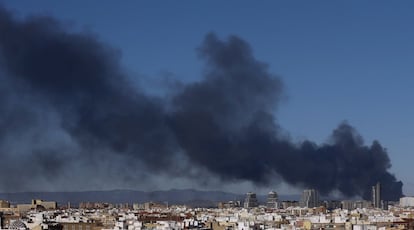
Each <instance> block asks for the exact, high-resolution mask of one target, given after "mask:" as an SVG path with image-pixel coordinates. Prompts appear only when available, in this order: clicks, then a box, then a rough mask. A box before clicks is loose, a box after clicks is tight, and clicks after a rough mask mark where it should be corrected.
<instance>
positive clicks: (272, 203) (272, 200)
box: [266, 191, 278, 208]
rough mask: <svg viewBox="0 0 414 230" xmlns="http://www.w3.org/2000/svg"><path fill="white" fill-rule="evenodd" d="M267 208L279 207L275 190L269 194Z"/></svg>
mask: <svg viewBox="0 0 414 230" xmlns="http://www.w3.org/2000/svg"><path fill="white" fill-rule="evenodd" d="M266 206H267V208H278V196H277V193H276V192H275V191H270V192H269V194H268V195H267V203H266Z"/></svg>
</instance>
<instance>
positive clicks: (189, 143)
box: [0, 1, 414, 200]
mask: <svg viewBox="0 0 414 230" xmlns="http://www.w3.org/2000/svg"><path fill="white" fill-rule="evenodd" d="M413 11H414V3H412V2H408V1H401V2H398V3H394V4H392V5H389V4H388V3H387V2H382V1H366V2H364V3H360V2H359V1H347V2H339V1H315V2H304V4H300V5H299V4H297V3H295V2H287V1H286V2H279V1H278V2H270V1H268V2H261V3H257V4H255V5H254V7H250V6H249V4H248V2H244V1H227V2H225V3H220V2H218V1H212V2H192V1H183V2H180V4H174V3H173V2H163V3H160V2H157V1H151V2H135V1H130V2H122V3H119V4H117V5H114V4H113V3H111V2H110V1H88V2H86V3H85V2H83V1H70V2H69V1H68V2H56V1H36V2H34V1H33V2H32V1H0V80H1V82H2V84H1V85H0V158H1V159H2V163H3V164H2V167H0V192H16V191H85V190H108V189H125V188H126V189H136V190H143V191H149V190H157V189H173V188H193V189H201V190H223V191H232V192H237V193H244V192H247V191H257V192H262V191H268V190H269V189H274V190H277V191H278V192H279V193H282V194H289V193H298V191H300V190H302V189H304V188H315V189H317V190H318V191H319V192H320V193H321V194H322V195H335V196H343V197H349V198H352V197H363V198H365V199H369V198H370V196H371V186H372V185H374V184H376V183H377V182H381V185H382V189H383V195H382V196H383V197H384V200H398V198H399V197H401V196H402V194H405V195H413V194H414V176H413V174H412V173H411V171H412V170H411V168H412V162H414V156H413V154H412V149H413V148H414V144H413V142H412V140H411V139H412V137H414V133H413V130H414V127H413V123H412V121H411V118H412V117H413V115H414V109H413V108H412V107H411V106H410V105H411V102H412V100H413V99H414V94H413V92H412V89H413V87H414V80H413V78H412V74H413V73H414V65H413V61H414V42H413V41H414V31H413V30H412V29H411V24H412V22H413V21H414V16H413V14H412V12H413Z"/></svg>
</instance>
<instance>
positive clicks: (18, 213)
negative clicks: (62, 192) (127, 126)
mask: <svg viewBox="0 0 414 230" xmlns="http://www.w3.org/2000/svg"><path fill="white" fill-rule="evenodd" d="M0 211H1V212H0V217H1V222H0V224H1V229H13V230H29V229H30V230H43V229H49V230H101V229H108V230H109V229H112V230H141V229H155V230H180V229H205V230H207V229H208V230H227V229H228V230H250V229H273V230H276V229H286V230H293V229H350V230H365V229H368V230H386V229H414V197H401V198H400V200H399V202H398V201H385V200H383V199H382V196H381V184H380V183H377V184H376V185H374V186H372V194H371V200H322V199H321V198H320V194H319V192H318V191H317V190H315V189H306V190H304V191H303V193H302V195H301V199H300V200H299V201H296V200H291V201H287V200H279V197H278V194H277V192H275V191H270V192H269V193H268V194H267V199H266V201H264V202H259V200H258V198H257V196H256V194H255V193H253V192H249V193H247V194H246V195H245V199H244V200H230V201H222V202H219V203H217V206H216V207H196V206H186V205H174V204H168V203H161V202H152V201H148V202H145V203H122V204H112V203H105V202H87V201H85V202H81V203H79V204H71V203H69V202H68V203H67V204H58V203H57V202H55V201H44V200H39V199H33V200H32V201H31V203H30V204H11V203H10V201H7V200H0Z"/></svg>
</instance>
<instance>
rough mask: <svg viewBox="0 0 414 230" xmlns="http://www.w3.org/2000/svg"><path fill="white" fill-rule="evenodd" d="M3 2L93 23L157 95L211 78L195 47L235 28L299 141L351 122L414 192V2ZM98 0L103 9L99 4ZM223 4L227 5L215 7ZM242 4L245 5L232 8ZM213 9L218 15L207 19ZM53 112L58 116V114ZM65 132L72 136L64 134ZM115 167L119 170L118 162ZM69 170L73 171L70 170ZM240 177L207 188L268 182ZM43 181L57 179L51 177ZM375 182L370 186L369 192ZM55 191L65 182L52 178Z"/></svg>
mask: <svg viewBox="0 0 414 230" xmlns="http://www.w3.org/2000/svg"><path fill="white" fill-rule="evenodd" d="M0 3H2V5H3V6H4V7H5V8H6V9H8V10H11V11H13V14H15V15H16V17H26V16H27V15H30V14H36V15H39V14H41V15H42V14H43V15H50V16H53V17H55V18H57V19H58V20H59V21H63V23H64V24H65V29H66V25H67V29H68V31H71V30H73V31H75V33H78V32H79V31H81V32H83V31H86V33H91V34H92V35H93V36H94V37H96V38H97V39H98V40H99V42H102V43H104V44H105V45H109V46H110V47H114V48H115V49H119V54H117V55H119V56H120V58H121V60H120V64H121V66H122V68H124V69H123V70H122V71H123V72H126V75H128V77H130V76H132V78H130V79H132V80H131V81H132V83H131V84H137V85H138V84H140V86H141V87H142V86H144V88H145V91H149V92H150V93H151V95H155V96H157V95H163V94H165V93H166V92H167V90H165V89H166V88H168V87H170V85H174V84H178V85H180V84H188V83H189V82H190V83H191V82H196V81H199V80H200V79H201V78H202V77H201V76H203V75H204V73H203V71H204V69H206V67H205V66H204V64H202V61H200V59H198V58H197V55H199V54H197V52H194V50H195V49H197V47H200V46H202V44H203V39H205V38H204V37H205V36H206V34H208V33H210V32H211V31H213V32H215V36H216V39H217V41H216V42H219V43H220V42H222V43H223V44H228V43H227V42H228V39H229V36H232V35H234V36H236V37H237V38H238V39H240V40H241V41H244V42H246V43H247V44H248V45H249V47H250V48H251V50H252V53H253V56H254V57H255V58H257V60H258V61H260V62H264V63H266V64H267V65H268V71H269V72H270V74H271V75H277V76H280V79H281V82H282V84H283V91H282V92H281V94H280V95H276V96H277V97H278V98H277V99H276V100H275V101H279V100H280V102H276V103H278V104H280V105H277V106H275V108H276V109H275V110H276V111H274V114H275V116H274V117H275V119H277V125H280V126H281V128H282V130H283V132H286V133H287V134H288V136H289V138H291V139H292V142H293V143H299V142H301V141H304V140H310V141H314V142H316V143H317V144H318V145H323V144H324V143H326V142H327V141H328V140H327V139H329V136H330V134H331V133H332V130H334V129H335V128H336V127H337V126H338V125H339V124H341V122H342V121H344V120H346V121H347V123H349V124H350V125H351V126H352V127H354V128H355V129H356V130H357V131H358V132H359V133H360V134H361V136H362V138H363V139H364V141H365V142H364V146H365V145H367V146H370V145H371V143H372V141H373V140H378V141H379V142H380V143H381V146H382V147H384V148H386V149H387V153H388V156H389V157H390V160H391V164H392V167H391V169H390V170H389V171H390V172H391V173H392V174H395V175H396V177H397V180H402V181H403V183H404V187H403V189H404V193H405V194H406V195H412V194H413V193H414V184H413V181H414V178H413V177H412V175H411V174H410V166H411V164H410V163H409V162H410V160H414V158H413V156H412V154H411V153H410V151H411V150H410V149H412V147H413V146H412V144H411V143H410V139H409V137H410V136H412V130H413V129H412V123H410V119H409V118H410V115H411V114H413V112H414V111H413V110H412V109H411V108H409V104H408V103H409V102H410V99H412V98H413V94H412V93H411V92H410V89H411V87H410V86H412V84H413V80H412V78H410V76H411V75H412V73H413V69H412V65H411V64H410V60H413V56H412V53H414V52H411V51H413V48H414V47H413V45H412V42H411V41H412V38H414V34H413V32H412V31H409V29H408V28H409V21H410V19H412V17H413V16H412V15H411V14H410V12H412V11H411V10H412V9H413V7H414V5H413V4H412V3H396V4H390V3H388V4H387V3H384V2H376V3H377V4H374V2H373V1H372V2H366V3H357V2H356V1H353V2H350V3H347V4H345V3H338V2H337V3H328V2H324V4H316V3H315V4H313V3H303V4H302V5H298V4H293V3H285V2H282V3H272V4H270V3H263V4H257V5H256V6H257V8H258V9H247V8H246V6H248V4H246V3H245V2H242V3H237V4H236V2H230V3H226V4H219V3H217V2H213V3H208V4H207V3H200V4H201V5H199V4H193V3H190V2H186V3H185V6H181V7H180V6H177V5H175V4H172V5H168V4H171V3H163V4H162V5H160V4H157V3H145V4H144V3H125V5H119V6H117V7H114V8H113V7H112V5H111V4H110V3H109V2H105V1H104V2H100V3H98V2H93V3H92V2H90V3H81V2H80V1H79V2H76V1H75V2H73V3H64V4H56V3H53V1H40V2H36V3H30V2H25V1H15V2H6V1H0ZM238 4H240V5H238ZM98 5H99V9H98V8H95V6H98ZM215 7H218V8H217V9H219V10H217V11H214V10H213V9H214V8H215ZM234 8H237V9H239V10H240V12H231V13H229V11H230V10H231V9H234ZM93 9H94V10H93ZM312 9H314V10H315V11H312ZM367 9H370V10H369V11H368V10H367ZM92 11H93V12H92ZM211 12H215V13H216V15H217V17H212V18H209V17H207V15H208V14H209V13H211ZM249 12H251V14H248V13H249ZM260 12H263V14H260ZM397 12H398V13H397ZM338 13H341V14H338ZM180 14H183V15H181V16H180ZM199 14H201V16H200V18H198V17H197V16H198V15H199ZM116 15H119V17H116ZM245 15H251V16H250V17H244V16H245ZM189 19H191V20H189ZM328 19H329V20H328ZM357 22H358V23H357ZM169 23H170V24H171V25H169ZM192 29H193V30H192ZM213 41H214V39H213ZM200 44H201V45H200ZM198 49H199V48H198ZM203 66H204V67H203ZM135 76H139V78H138V77H135ZM163 79H164V80H163ZM165 79H167V81H165ZM135 81H136V82H135ZM165 84H167V86H165ZM279 97H280V98H279ZM50 116H51V117H52V118H53V119H54V115H53V114H51V115H50ZM52 125H53V124H52ZM58 135H63V136H64V137H63V138H66V136H65V134H64V133H58ZM57 138H59V137H57ZM64 144H67V143H66V142H65V143H64ZM121 148H122V147H121ZM40 156H42V155H41V154H40ZM53 160H54V159H52V162H53ZM92 160H96V159H92ZM125 163H126V162H125ZM105 164H108V165H110V164H111V162H105ZM76 167H83V166H82V165H81V166H79V165H77V166H76ZM76 167H75V168H74V170H76ZM136 167H141V165H137V166H136ZM112 170H113V171H112V173H113V174H116V173H117V172H118V171H117V170H119V169H112ZM128 170H132V168H131V169H128ZM176 170H177V171H179V170H183V169H180V168H178V169H176ZM38 173H41V172H38ZM65 173H67V174H70V171H68V172H65ZM192 173H194V172H192ZM196 173H200V172H196ZM144 175H145V174H144ZM129 176H130V174H126V175H125V176H124V177H126V178H123V179H122V180H128V179H131V180H139V179H140V178H141V177H132V178H128V177H129ZM79 178H82V176H80V177H79ZM276 178H277V175H276ZM107 179H108V181H112V182H111V184H110V185H109V188H110V189H112V188H117V187H121V188H125V187H126V188H137V187H133V186H134V185H130V184H125V183H123V182H120V181H115V182H113V181H114V180H117V176H113V177H112V178H111V177H110V175H109V177H108V178H107ZM236 179H237V180H238V179H239V178H237V177H236ZM257 179H260V178H257ZM149 180H151V181H152V182H148V184H147V183H146V182H139V183H141V184H140V185H138V188H140V187H146V186H148V188H149V189H154V188H155V189H157V188H158V186H159V185H161V186H165V188H172V186H173V185H178V186H180V187H181V186H182V187H185V186H188V187H196V188H198V187H201V188H203V182H202V183H194V182H193V180H186V179H183V180H181V179H178V181H177V179H173V182H171V180H170V178H169V177H168V176H167V177H166V176H165V175H161V176H159V177H158V176H157V177H156V178H150V179H149ZM213 180H214V179H213ZM237 180H236V182H235V181H232V180H230V184H231V185H230V186H229V187H226V186H223V185H222V183H221V182H220V181H217V180H216V181H213V182H211V181H210V182H208V183H209V185H206V186H205V188H206V189H208V188H218V189H224V190H229V189H232V188H233V187H242V188H243V189H246V190H248V191H250V190H252V188H258V189H260V186H256V185H252V184H249V182H245V181H249V180H250V178H248V179H247V180H244V179H243V178H242V179H241V180H239V181H237ZM37 182H38V183H40V184H41V183H43V184H45V185H47V184H48V183H47V182H44V181H42V180H40V181H37ZM104 182H105V180H103V179H102V180H100V181H99V182H92V184H91V183H88V182H84V183H83V185H79V186H78V187H80V188H82V187H84V186H88V185H89V186H91V187H92V188H98V189H99V188H101V189H107V187H105V186H106V185H105V184H104ZM176 182H178V183H176ZM59 183H60V185H58V186H57V187H58V188H59V187H60V186H62V187H64V186H63V182H59ZM59 183H58V184H59ZM94 183H96V184H94ZM208 183H207V184H208ZM232 183H233V184H232ZM246 183H247V184H246ZM157 184H158V185H157ZM288 184H289V183H288ZM290 184H292V183H290ZM372 185H373V184H370V185H367V189H368V191H370V189H371V187H370V186H372ZM31 186H35V185H31ZM49 186H51V185H49ZM135 186H136V185H135ZM161 188H163V187H161ZM268 188H276V190H278V188H279V189H282V190H285V191H291V190H293V191H297V190H301V189H302V187H301V186H298V189H297V190H295V186H289V185H286V184H285V183H284V182H281V180H280V179H277V180H275V182H274V184H271V185H269V186H267V185H266V186H264V188H263V189H264V190H269V189H268ZM16 189H17V190H18V189H19V188H17V187H16ZM23 189H27V188H23ZM50 189H52V190H53V189H56V188H53V186H51V187H50ZM65 189H67V188H65ZM57 190H59V189H57Z"/></svg>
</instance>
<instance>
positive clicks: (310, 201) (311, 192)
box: [300, 189, 319, 208]
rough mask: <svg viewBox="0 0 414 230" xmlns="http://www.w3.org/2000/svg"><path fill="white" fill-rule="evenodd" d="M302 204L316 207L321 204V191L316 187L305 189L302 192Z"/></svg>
mask: <svg viewBox="0 0 414 230" xmlns="http://www.w3.org/2000/svg"><path fill="white" fill-rule="evenodd" d="M300 206H302V207H306V208H314V207H318V206H319V192H318V191H317V190H315V189H305V190H303V193H302V198H301V200H300Z"/></svg>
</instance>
